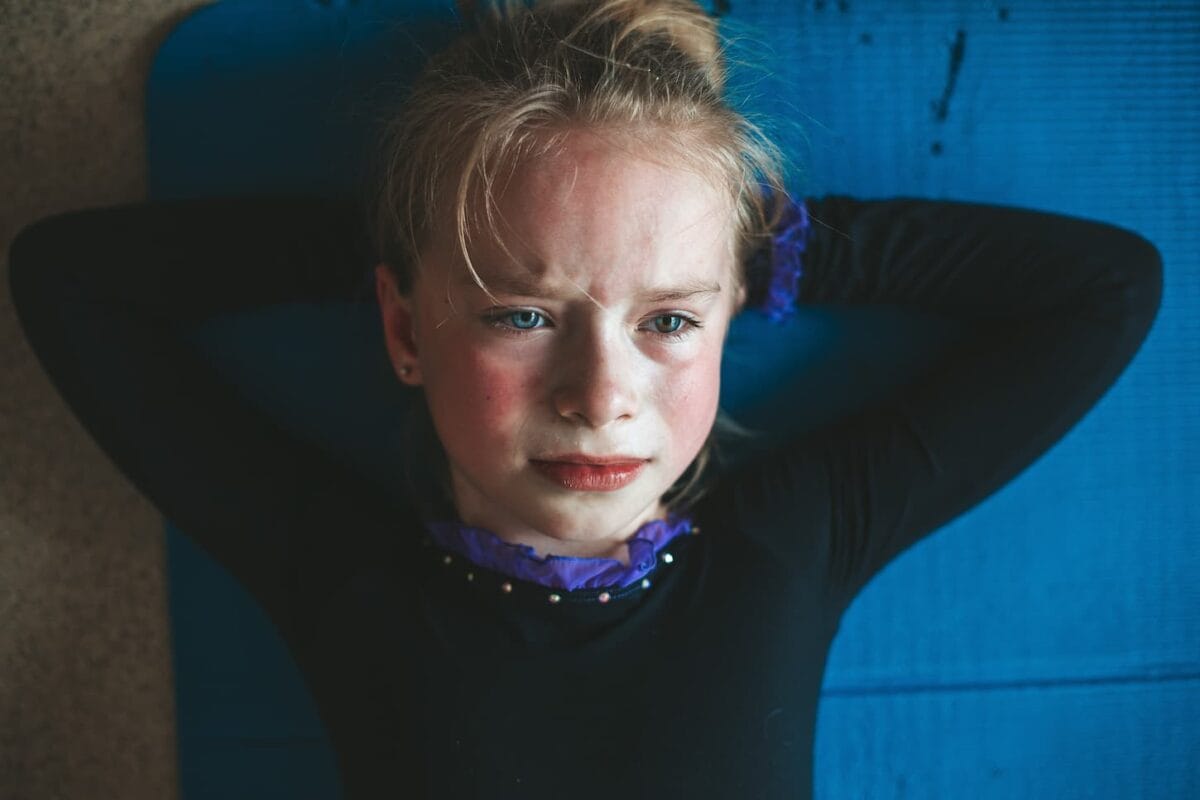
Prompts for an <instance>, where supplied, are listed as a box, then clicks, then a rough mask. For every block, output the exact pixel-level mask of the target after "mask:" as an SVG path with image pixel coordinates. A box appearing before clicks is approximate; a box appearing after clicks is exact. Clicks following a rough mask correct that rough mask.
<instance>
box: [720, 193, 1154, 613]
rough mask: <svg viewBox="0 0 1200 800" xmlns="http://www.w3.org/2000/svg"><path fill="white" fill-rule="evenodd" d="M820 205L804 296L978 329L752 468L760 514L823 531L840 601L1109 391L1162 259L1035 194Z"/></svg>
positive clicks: (1143, 320) (778, 525) (775, 525)
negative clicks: (1026, 201) (1031, 202)
mask: <svg viewBox="0 0 1200 800" xmlns="http://www.w3.org/2000/svg"><path fill="white" fill-rule="evenodd" d="M806 207H807V208H808V209H809V212H810V216H811V224H812V227H811V231H810V234H809V240H808V247H807V251H806V252H805V254H804V256H803V259H804V260H803V267H804V275H803V277H802V279H801V284H800V298H799V301H800V303H801V304H804V303H835V304H848V303H854V304H888V305H895V306H907V307H909V308H912V309H914V310H919V311H924V312H932V313H935V314H941V315H945V316H947V317H954V318H958V319H960V320H965V321H967V322H969V323H971V324H972V328H973V330H974V331H975V333H974V335H973V336H970V337H968V338H967V339H966V340H965V341H963V342H961V343H960V344H959V345H958V346H957V347H955V348H954V349H952V350H951V351H950V353H949V355H947V356H946V357H945V358H944V359H942V360H941V361H940V362H939V363H938V364H937V365H936V366H935V367H934V368H933V369H932V370H930V371H928V372H927V373H925V374H924V375H922V376H921V377H919V378H918V379H916V380H915V381H913V382H912V383H910V384H908V385H907V386H905V387H904V388H903V389H902V390H899V391H898V392H896V393H895V394H893V395H892V396H891V398H890V399H889V401H887V402H886V403H883V404H880V405H876V406H874V407H871V408H868V409H866V410H864V411H863V412H861V413H858V414H854V415H851V416H850V417H848V418H846V419H843V420H841V421H840V422H838V423H836V424H833V425H830V426H827V427H826V428H823V429H821V430H818V431H815V432H812V433H810V434H806V435H804V436H801V437H800V438H799V440H798V441H794V442H791V443H790V444H789V446H787V447H786V448H783V449H782V450H780V451H778V452H776V453H774V454H773V455H772V456H771V457H769V458H767V459H765V460H764V461H760V462H758V463H756V464H755V465H754V466H753V467H752V468H751V473H752V474H749V475H745V476H743V480H740V481H738V482H737V483H736V486H737V491H736V496H735V497H734V498H731V499H732V500H733V502H734V503H735V504H736V505H737V507H738V509H739V513H740V514H741V515H742V516H743V517H746V516H749V517H751V522H750V524H748V525H747V527H748V528H749V529H758V530H764V531H768V532H769V533H768V535H769V536H770V537H772V538H773V540H774V543H775V546H776V547H777V548H782V549H783V552H788V553H791V554H796V548H797V547H799V545H798V544H797V543H796V542H795V539H796V538H797V537H804V536H810V535H812V536H814V537H815V538H816V540H817V541H815V542H814V544H815V546H816V547H817V548H818V550H817V552H816V553H810V557H813V558H815V559H816V560H817V561H818V562H820V563H823V564H824V565H825V570H826V575H825V578H826V581H827V588H828V589H829V591H830V592H831V593H832V594H833V596H834V597H835V598H836V602H835V607H836V608H837V609H838V611H839V613H840V611H841V610H844V609H845V607H846V606H848V605H849V603H850V602H851V600H853V598H854V596H855V595H856V594H857V593H858V592H859V590H861V589H862V587H863V586H864V585H865V584H866V583H867V582H868V581H869V580H870V579H871V578H872V577H873V576H874V575H875V574H876V573H877V572H878V571H879V570H880V569H881V568H882V567H883V566H884V565H885V564H887V563H888V562H889V561H890V560H891V559H893V558H895V557H896V556H897V555H898V554H899V553H900V552H902V551H903V550H905V549H906V548H908V547H909V546H911V545H912V544H913V543H914V542H916V541H917V540H919V539H920V538H922V537H923V536H925V535H927V534H929V533H930V532H932V531H934V530H936V529H937V528H939V527H941V526H942V525H944V524H945V523H947V522H949V521H950V520H952V519H953V518H955V517H957V516H958V515H960V514H961V513H963V512H964V511H966V510H967V509H969V508H971V507H972V506H974V505H976V504H977V503H979V502H980V501H981V500H983V499H984V498H986V497H987V496H989V495H990V494H992V493H993V492H995V491H996V490H997V489H999V488H1000V487H1002V486H1004V485H1005V484H1006V483H1007V482H1009V481H1010V480H1012V478H1014V477H1015V476H1016V475H1017V474H1019V473H1020V472H1021V471H1022V470H1024V469H1025V468H1026V467H1028V466H1029V465H1030V464H1031V463H1033V462H1034V461H1035V460H1036V459H1037V458H1038V457H1039V456H1040V455H1041V454H1043V453H1044V452H1045V451H1046V450H1048V449H1049V448H1050V446H1051V445H1053V444H1054V443H1055V442H1056V441H1058V440H1059V439H1060V438H1061V437H1062V436H1063V435H1064V434H1065V433H1066V432H1067V431H1068V430H1070V429H1071V427H1072V426H1074V425H1075V423H1077V422H1078V421H1079V420H1080V419H1081V418H1082V417H1083V416H1084V415H1085V414H1086V413H1087V412H1088V410H1089V409H1090V408H1091V407H1092V406H1093V405H1094V404H1095V403H1096V402H1097V400H1099V398H1100V397H1101V396H1102V395H1103V394H1104V393H1105V392H1106V391H1107V389H1108V388H1109V387H1110V386H1111V385H1112V384H1113V383H1114V381H1115V380H1116V379H1117V377H1118V376H1119V375H1120V374H1121V372H1122V371H1123V370H1124V369H1125V367H1126V365H1127V364H1128V363H1129V362H1130V360H1131V359H1132V358H1133V356H1134V354H1135V353H1136V352H1137V351H1138V348H1139V347H1140V346H1141V343H1142V341H1143V340H1144V339H1145V337H1146V335H1147V333H1148V331H1149V329H1150V325H1151V323H1152V321H1153V320H1154V317H1155V315H1156V313H1157V310H1158V307H1159V303H1160V299H1161V294H1162V258H1161V256H1160V254H1159V252H1158V250H1157V249H1156V248H1155V247H1154V245H1153V244H1151V243H1150V242H1149V241H1147V240H1146V239H1144V238H1142V237H1141V236H1139V235H1137V234H1135V233H1132V232H1130V231H1128V230H1124V229H1122V228H1118V227H1115V226H1112V225H1108V224H1105V223H1101V222H1093V221H1087V220H1083V219H1078V218H1073V217H1068V216H1062V215H1058V214H1051V213H1042V212H1037V211H1032V210H1027V209H1019V208H1013V207H1006V206H994V205H979V204H971V203H964V202H956V201H931V200H920V199H915V198H893V199H889V200H875V201H866V200H857V199H854V198H850V197H841V196H826V197H823V198H820V199H810V200H808V201H807V202H806ZM813 390H814V391H816V390H819V387H813ZM814 525H816V526H818V527H817V529H816V530H814V528H813V526H814Z"/></svg>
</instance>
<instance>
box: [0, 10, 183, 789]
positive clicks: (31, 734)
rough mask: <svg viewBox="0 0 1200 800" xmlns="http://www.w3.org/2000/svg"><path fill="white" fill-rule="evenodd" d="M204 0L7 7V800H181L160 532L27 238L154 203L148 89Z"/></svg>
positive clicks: (3, 651) (1, 312) (1, 311)
mask: <svg viewBox="0 0 1200 800" xmlns="http://www.w3.org/2000/svg"><path fill="white" fill-rule="evenodd" d="M205 4H206V3H204V2H202V0H108V1H107V2H96V1H95V0H93V1H92V2H80V0H70V1H68V0H0V143H2V144H0V242H2V243H3V252H4V255H3V258H4V270H5V273H4V274H5V280H4V281H3V287H2V289H0V364H2V369H0V381H2V385H0V797H4V798H10V797H12V798H31V799H34V798H58V797H64V798H66V797H70V798H76V797H78V798H88V799H89V800H91V798H110V797H111V798H123V800H139V799H140V798H174V797H176V796H177V794H178V793H177V788H176V780H177V770H176V753H175V712H174V703H173V686H172V680H171V653H170V639H169V629H168V625H167V614H166V594H165V583H164V561H163V559H164V553H163V530H162V520H161V518H160V516H159V515H158V513H157V512H156V511H155V510H154V508H153V507H152V506H151V505H150V504H149V503H148V502H147V501H146V500H144V499H143V498H142V497H141V496H140V495H139V494H138V493H137V492H136V490H134V489H133V488H132V486H131V485H130V484H129V483H128V482H127V481H126V480H125V479H124V477H123V476H122V475H121V474H120V473H119V472H118V471H117V470H116V468H115V467H114V466H113V465H112V463H111V462H109V460H108V459H107V457H105V456H104V455H103V454H102V453H101V452H100V450H99V449H98V448H97V447H96V445H95V444H94V443H93V442H92V441H91V439H89V438H88V436H87V434H86V433H85V432H84V430H83V428H82V427H81V426H80V425H79V423H78V422H76V421H75V418H74V417H73V416H71V414H70V412H69V411H68V410H67V408H66V407H65V405H64V404H63V402H62V401H61V400H60V399H59V397H58V395H57V394H56V393H55V392H54V389H53V388H52V386H51V384H50V382H49V380H48V379H47V377H46V376H45V374H44V373H43V372H42V370H41V367H40V365H39V364H38V362H37V361H36V360H35V358H34V356H33V353H32V352H31V351H30V349H29V347H28V346H27V345H26V343H25V341H24V339H23V337H22V335H21V332H20V329H19V327H18V325H17V321H16V318H15V317H14V315H13V311H12V305H11V302H10V298H9V294H8V281H7V269H8V266H7V251H8V245H9V243H10V242H11V241H12V238H13V236H14V235H15V234H16V232H17V231H18V230H19V229H20V228H21V227H22V226H23V225H25V224H26V223H28V222H31V221H33V220H34V219H37V218H38V217H40V216H44V215H46V214H50V213H53V212H55V211H59V210H64V209H68V208H74V207H81V206H88V205H103V204H109V203H117V202H123V201H127V200H135V199H139V198H141V197H143V196H144V194H145V175H146V170H145V157H144V135H143V128H142V106H143V85H144V82H145V76H146V73H147V71H148V69H149V65H150V61H151V59H152V58H153V55H154V52H155V50H156V48H157V47H158V45H159V43H160V42H161V41H162V39H163V38H164V37H165V36H166V34H167V32H168V31H169V30H170V29H171V27H172V26H173V25H174V24H175V23H176V22H177V21H178V20H180V19H181V18H182V17H183V16H185V15H186V14H187V13H188V12H189V11H190V10H192V9H194V8H198V7H199V6H202V5H205Z"/></svg>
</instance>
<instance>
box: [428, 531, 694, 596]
mask: <svg viewBox="0 0 1200 800" xmlns="http://www.w3.org/2000/svg"><path fill="white" fill-rule="evenodd" d="M426 528H427V529H428V530H429V533H430V536H431V538H432V539H433V541H434V543H435V544H437V545H438V546H440V547H441V548H442V549H444V550H449V551H451V552H454V553H458V554H459V555H460V556H462V557H464V558H466V559H467V560H469V561H471V562H473V563H475V564H478V565H479V566H481V567H484V568H486V569H490V570H493V571H495V572H499V573H502V574H504V575H508V576H510V577H513V578H518V579H520V580H523V581H530V582H532V583H539V584H541V585H543V586H553V587H555V588H558V589H566V590H568V591H571V590H575V589H599V588H610V587H613V586H616V587H621V588H623V587H625V586H628V585H629V584H631V583H633V582H634V581H638V580H641V579H642V578H643V577H645V575H646V574H647V573H649V572H650V571H651V570H653V569H654V566H655V564H656V563H657V561H658V553H659V551H660V550H662V549H663V548H664V547H666V546H667V544H669V543H670V542H671V540H673V539H674V538H675V537H677V536H679V535H680V534H684V533H690V532H691V531H692V528H693V525H692V520H691V518H689V517H685V516H675V515H668V516H667V518H666V519H656V520H651V521H650V522H647V523H646V524H645V525H642V526H641V527H640V528H638V529H637V532H636V533H634V534H633V536H632V537H631V538H630V539H628V540H627V544H628V545H629V565H628V566H626V565H625V564H622V563H621V562H620V561H618V560H617V559H615V558H578V557H575V556H556V555H548V556H546V557H545V558H541V557H539V556H538V555H537V551H536V550H534V548H533V547H531V546H529V545H527V544H512V543H511V542H506V541H504V540H503V539H501V538H500V537H499V536H497V535H496V534H494V533H492V532H491V531H489V530H487V529H486V528H473V527H471V526H469V525H465V524H463V523H461V522H429V523H426Z"/></svg>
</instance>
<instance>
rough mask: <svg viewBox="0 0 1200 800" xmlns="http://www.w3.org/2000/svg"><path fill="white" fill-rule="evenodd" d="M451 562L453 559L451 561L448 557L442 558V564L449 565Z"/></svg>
mask: <svg viewBox="0 0 1200 800" xmlns="http://www.w3.org/2000/svg"><path fill="white" fill-rule="evenodd" d="M452 561H454V559H453V558H451V557H450V556H442V563H443V564H449V563H450V562H452Z"/></svg>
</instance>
